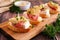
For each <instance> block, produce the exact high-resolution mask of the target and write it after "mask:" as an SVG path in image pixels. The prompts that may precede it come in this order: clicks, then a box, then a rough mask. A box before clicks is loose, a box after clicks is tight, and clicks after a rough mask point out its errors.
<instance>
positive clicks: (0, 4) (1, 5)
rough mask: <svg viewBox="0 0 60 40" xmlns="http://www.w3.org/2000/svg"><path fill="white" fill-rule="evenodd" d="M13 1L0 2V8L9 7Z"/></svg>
mask: <svg viewBox="0 0 60 40" xmlns="http://www.w3.org/2000/svg"><path fill="white" fill-rule="evenodd" d="M14 1H15V0H0V7H3V6H7V5H10V4H11V3H13V2H14Z"/></svg>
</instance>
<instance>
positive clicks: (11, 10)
mask: <svg viewBox="0 0 60 40" xmlns="http://www.w3.org/2000/svg"><path fill="white" fill-rule="evenodd" d="M9 9H10V12H16V13H21V12H22V10H21V9H20V8H19V7H17V6H15V5H14V4H13V5H12V6H11V7H10V8H9Z"/></svg>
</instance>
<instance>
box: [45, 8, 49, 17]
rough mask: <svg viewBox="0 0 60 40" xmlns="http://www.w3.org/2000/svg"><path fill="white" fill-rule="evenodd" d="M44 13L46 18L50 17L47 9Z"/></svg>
mask: <svg viewBox="0 0 60 40" xmlns="http://www.w3.org/2000/svg"><path fill="white" fill-rule="evenodd" d="M45 13H46V16H47V17H50V12H49V9H46V10H45Z"/></svg>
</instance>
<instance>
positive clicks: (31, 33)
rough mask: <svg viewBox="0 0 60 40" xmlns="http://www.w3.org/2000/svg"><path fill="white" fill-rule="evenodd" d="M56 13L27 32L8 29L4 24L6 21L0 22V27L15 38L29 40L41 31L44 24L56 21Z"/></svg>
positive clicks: (16, 39)
mask: <svg viewBox="0 0 60 40" xmlns="http://www.w3.org/2000/svg"><path fill="white" fill-rule="evenodd" d="M57 16H58V14H52V15H51V17H50V18H45V19H44V21H42V22H40V23H39V24H38V25H37V26H35V27H34V28H32V29H31V30H30V31H29V32H27V33H16V32H13V31H11V30H10V29H8V27H7V26H6V25H7V23H8V21H6V22H4V23H2V24H0V28H1V29H2V30H3V31H5V32H6V33H7V34H8V35H10V36H11V37H12V38H13V39H15V40H30V39H31V38H33V37H34V36H36V35H37V34H39V33H40V32H41V31H43V30H44V28H45V25H46V24H51V23H53V22H55V21H56V19H57Z"/></svg>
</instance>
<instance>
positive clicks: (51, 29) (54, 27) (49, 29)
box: [42, 14, 60, 38]
mask: <svg viewBox="0 0 60 40" xmlns="http://www.w3.org/2000/svg"><path fill="white" fill-rule="evenodd" d="M57 32H60V14H59V15H58V18H57V20H56V22H55V23H53V24H50V25H46V29H45V30H44V31H43V32H42V33H43V34H45V35H48V36H49V37H51V38H54V37H55V35H56V33H57Z"/></svg>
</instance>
